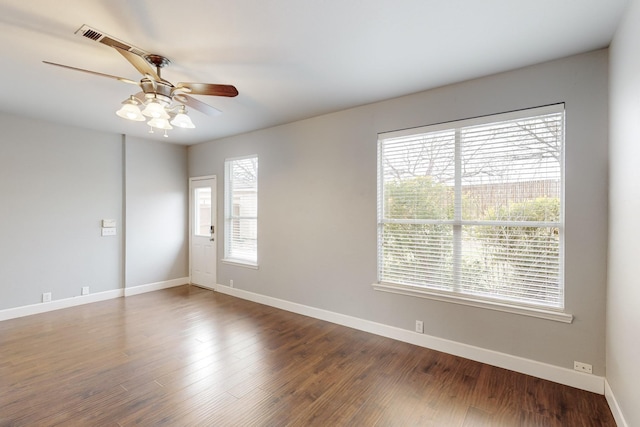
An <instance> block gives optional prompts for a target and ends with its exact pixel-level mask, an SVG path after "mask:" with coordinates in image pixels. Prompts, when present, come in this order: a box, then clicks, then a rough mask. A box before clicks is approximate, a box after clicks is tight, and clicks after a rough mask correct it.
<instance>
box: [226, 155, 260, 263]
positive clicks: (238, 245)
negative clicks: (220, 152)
mask: <svg viewBox="0 0 640 427" xmlns="http://www.w3.org/2000/svg"><path fill="white" fill-rule="evenodd" d="M225 175H226V186H225V259H229V260H234V261H240V262H248V263H251V264H255V263H257V259H258V158H257V157H247V158H241V159H232V160H227V161H226V162H225Z"/></svg>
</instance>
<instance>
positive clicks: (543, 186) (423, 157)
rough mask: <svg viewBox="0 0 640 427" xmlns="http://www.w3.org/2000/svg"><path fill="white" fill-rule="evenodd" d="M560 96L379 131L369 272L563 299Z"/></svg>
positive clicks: (446, 286)
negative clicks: (373, 265) (519, 107)
mask: <svg viewBox="0 0 640 427" xmlns="http://www.w3.org/2000/svg"><path fill="white" fill-rule="evenodd" d="M563 146H564V106H563V105H561V104H560V105H554V106H549V107H543V108H538V109H530V110H523V111H518V112H514V113H507V114H504V115H496V116H487V117H482V118H478V119H471V120H464V121H458V122H451V123H446V124H439V125H435V126H427V127H423V128H419V129H413V130H405V131H400V132H392V133H388V134H381V135H380V136H379V139H378V163H379V171H378V276H379V277H378V279H379V281H380V282H381V283H388V284H399V285H403V286H415V287H421V288H427V289H430V290H436V291H440V292H447V293H453V294H463V295H465V296H469V295H471V296H474V297H478V298H486V299H490V300H500V301H503V302H504V301H507V302H509V303H513V304H521V305H533V306H542V307H545V308H557V309H562V308H563V307H564V284H563V269H562V260H563V255H562V254H563V234H564V226H563Z"/></svg>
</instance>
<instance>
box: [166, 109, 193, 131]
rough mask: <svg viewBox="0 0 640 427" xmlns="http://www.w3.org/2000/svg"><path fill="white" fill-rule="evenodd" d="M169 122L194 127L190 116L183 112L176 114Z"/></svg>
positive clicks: (183, 126)
mask: <svg viewBox="0 0 640 427" xmlns="http://www.w3.org/2000/svg"><path fill="white" fill-rule="evenodd" d="M171 124H172V125H174V126H178V127H179V128H185V129H193V128H195V127H196V126H195V125H194V124H193V122H192V121H191V118H190V117H189V116H187V115H186V114H184V113H178V114H176V116H175V117H174V118H173V120H171Z"/></svg>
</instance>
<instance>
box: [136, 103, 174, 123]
mask: <svg viewBox="0 0 640 427" xmlns="http://www.w3.org/2000/svg"><path fill="white" fill-rule="evenodd" d="M142 114H144V115H145V116H147V117H151V118H154V119H165V120H166V119H168V118H169V114H167V112H166V111H165V110H164V107H163V106H162V104H160V103H159V102H156V101H151V102H150V103H148V104H147V107H146V108H145V109H144V110H142Z"/></svg>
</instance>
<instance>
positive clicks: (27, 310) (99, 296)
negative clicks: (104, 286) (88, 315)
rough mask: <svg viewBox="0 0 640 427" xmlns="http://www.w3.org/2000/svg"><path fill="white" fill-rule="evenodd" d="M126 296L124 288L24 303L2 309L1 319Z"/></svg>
mask: <svg viewBox="0 0 640 427" xmlns="http://www.w3.org/2000/svg"><path fill="white" fill-rule="evenodd" d="M122 296H124V292H123V291H122V289H114V290H112V291H105V292H98V293H95V294H89V295H81V296H77V297H72V298H65V299H59V300H54V301H51V302H44V303H40V304H32V305H24V306H22V307H15V308H9V309H6V310H0V321H2V320H9V319H15V318H17V317H24V316H30V315H32V314H40V313H46V312H48V311H54V310H60V309H62V308H69V307H75V306H77V305H83V304H89V303H92V302H98V301H104V300H108V299H113V298H119V297H122Z"/></svg>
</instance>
